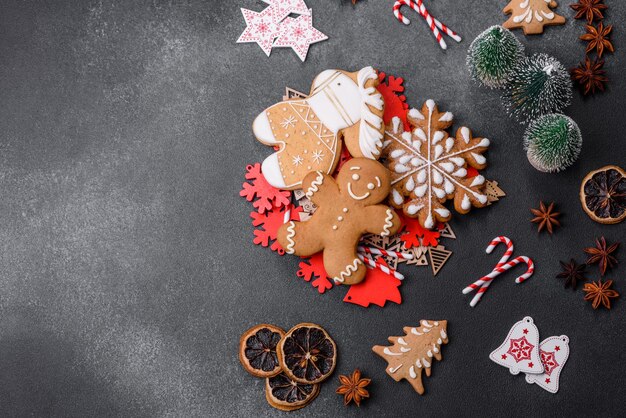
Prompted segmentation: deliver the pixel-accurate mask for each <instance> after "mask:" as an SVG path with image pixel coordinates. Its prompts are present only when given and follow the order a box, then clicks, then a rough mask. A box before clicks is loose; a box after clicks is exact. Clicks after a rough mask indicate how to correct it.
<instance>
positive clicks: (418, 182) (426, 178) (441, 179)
mask: <svg viewBox="0 0 626 418" xmlns="http://www.w3.org/2000/svg"><path fill="white" fill-rule="evenodd" d="M452 119H453V116H452V113H450V112H445V113H440V112H439V110H438V109H437V105H436V104H435V102H434V101H432V100H428V101H427V102H426V103H425V104H424V106H423V107H422V110H421V111H419V110H417V109H411V111H410V112H409V116H408V120H409V123H410V124H411V126H412V128H413V132H403V126H402V123H401V121H400V119H398V118H394V119H393V120H392V124H391V125H390V126H388V127H387V130H386V132H385V142H384V145H383V147H384V148H383V150H384V155H383V156H384V158H385V160H386V165H387V167H388V168H389V170H390V171H391V184H392V190H391V195H390V196H391V197H390V201H391V204H392V205H393V206H394V207H396V208H402V209H403V211H404V213H405V214H406V215H407V216H410V217H413V218H418V219H419V221H420V224H421V225H422V226H424V227H425V228H429V229H432V228H434V227H435V225H436V223H437V221H438V222H446V221H448V220H449V219H450V218H451V216H452V215H451V213H450V211H449V210H448V209H446V207H445V206H443V203H444V202H445V201H446V200H449V199H454V206H455V208H456V210H457V211H458V212H460V213H467V212H468V211H469V210H470V209H471V207H472V206H475V207H482V206H485V205H486V204H487V196H486V195H485V193H484V192H483V184H484V182H485V179H484V177H483V176H480V175H478V176H475V177H473V178H467V165H470V166H472V167H474V168H476V169H482V168H484V167H485V166H486V163H487V160H486V158H485V157H483V156H482V153H483V152H485V151H486V149H487V147H488V146H489V140H488V139H487V138H473V137H472V133H471V131H470V130H469V129H468V128H466V127H462V128H459V129H458V130H457V132H456V139H455V138H453V137H450V136H449V135H448V133H447V132H446V129H447V128H449V127H450V126H451V125H452ZM407 198H408V199H407Z"/></svg>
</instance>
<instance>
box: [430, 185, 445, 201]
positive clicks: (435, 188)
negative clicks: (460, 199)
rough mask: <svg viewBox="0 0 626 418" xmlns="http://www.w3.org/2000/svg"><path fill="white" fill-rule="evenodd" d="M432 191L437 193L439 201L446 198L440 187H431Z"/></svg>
mask: <svg viewBox="0 0 626 418" xmlns="http://www.w3.org/2000/svg"><path fill="white" fill-rule="evenodd" d="M431 189H432V190H433V192H435V196H437V198H439V199H443V198H444V197H445V196H446V192H445V191H444V190H443V189H440V188H439V187H435V186H431Z"/></svg>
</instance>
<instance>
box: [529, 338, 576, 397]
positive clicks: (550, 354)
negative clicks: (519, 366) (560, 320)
mask: <svg viewBox="0 0 626 418" xmlns="http://www.w3.org/2000/svg"><path fill="white" fill-rule="evenodd" d="M539 356H540V357H541V363H542V364H543V373H541V374H529V373H527V374H526V381H527V382H528V383H536V384H537V385H538V386H540V387H542V388H543V389H545V390H547V391H548V392H551V393H557V392H558V391H559V378H560V376H561V370H563V366H565V362H566V361H567V358H568V357H569V338H568V337H567V335H561V336H554V337H550V338H546V339H545V340H543V341H542V342H541V344H540V345H539Z"/></svg>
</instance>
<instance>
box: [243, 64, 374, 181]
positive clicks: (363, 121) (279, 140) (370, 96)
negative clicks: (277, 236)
mask: <svg viewBox="0 0 626 418" xmlns="http://www.w3.org/2000/svg"><path fill="white" fill-rule="evenodd" d="M377 85H378V75H377V73H376V71H375V70H374V69H373V68H372V67H366V68H363V69H362V70H360V71H358V72H354V73H349V72H345V71H341V70H326V71H323V72H322V73H321V74H319V75H318V76H317V77H316V78H315V80H314V81H313V86H312V88H311V94H310V96H309V97H307V98H306V99H296V100H285V101H283V102H280V103H277V104H275V105H273V106H270V107H268V108H267V109H265V110H264V111H263V112H262V113H261V114H259V115H258V116H257V117H256V119H255V120H254V123H253V124H252V130H253V131H254V135H255V136H256V138H257V139H258V140H259V141H260V142H262V143H263V144H266V145H270V146H278V147H279V148H280V149H279V150H278V151H277V152H275V153H274V154H272V155H270V156H269V157H267V158H266V159H265V161H263V165H262V167H261V171H262V172H263V175H264V176H265V178H266V179H267V181H268V183H270V184H271V185H272V186H274V187H277V188H279V189H288V190H291V189H297V188H300V187H301V185H302V179H303V178H304V176H306V175H307V173H309V172H311V171H320V172H322V173H325V174H330V173H332V172H333V170H334V169H335V167H336V165H337V162H338V161H339V154H340V151H341V144H342V142H341V141H342V139H344V140H345V142H346V146H347V147H348V150H349V151H350V153H351V154H352V156H354V157H366V158H371V159H378V156H379V155H380V149H381V147H382V137H383V130H384V124H383V121H382V116H383V111H384V101H383V99H382V96H381V94H380V93H379V92H378V90H376V86H377Z"/></svg>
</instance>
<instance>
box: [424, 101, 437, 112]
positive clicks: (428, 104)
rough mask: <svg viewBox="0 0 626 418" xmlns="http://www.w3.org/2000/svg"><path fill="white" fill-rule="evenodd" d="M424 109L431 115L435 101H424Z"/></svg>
mask: <svg viewBox="0 0 626 418" xmlns="http://www.w3.org/2000/svg"><path fill="white" fill-rule="evenodd" d="M426 107H427V108H428V111H429V112H430V113H433V110H434V109H435V101H434V100H433V99H428V100H426Z"/></svg>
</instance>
